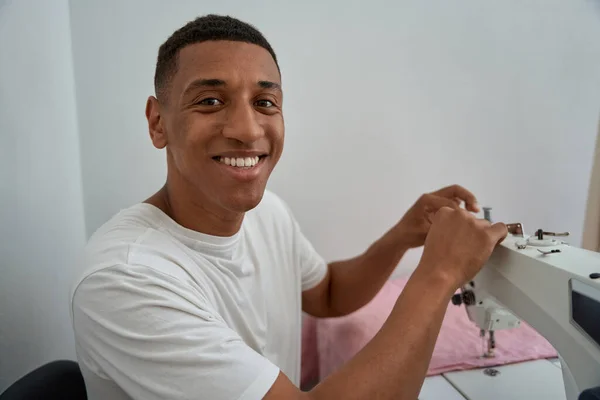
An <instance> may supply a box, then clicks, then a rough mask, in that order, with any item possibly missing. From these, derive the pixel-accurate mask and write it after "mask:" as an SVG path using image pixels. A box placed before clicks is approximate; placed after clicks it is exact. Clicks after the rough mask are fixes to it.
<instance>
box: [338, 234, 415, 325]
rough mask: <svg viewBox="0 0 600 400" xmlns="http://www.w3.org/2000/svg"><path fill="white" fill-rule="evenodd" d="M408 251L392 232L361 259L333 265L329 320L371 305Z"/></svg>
mask: <svg viewBox="0 0 600 400" xmlns="http://www.w3.org/2000/svg"><path fill="white" fill-rule="evenodd" d="M407 250H408V247H407V246H405V245H403V244H402V243H401V241H400V240H398V239H397V235H394V234H393V232H392V231H389V232H388V233H387V234H386V235H384V236H383V237H382V238H381V239H379V240H378V241H377V242H375V243H373V245H371V247H369V249H368V250H367V251H365V252H364V253H363V254H361V255H360V256H358V257H355V258H353V259H350V260H345V261H337V262H333V263H331V264H329V273H330V274H331V277H330V283H329V310H330V315H329V316H340V315H346V314H349V313H351V312H353V311H356V310H358V309H359V308H361V307H363V306H364V305H366V304H367V303H368V302H369V301H371V300H372V299H373V297H374V296H375V295H376V294H377V293H378V292H379V290H381V287H382V286H383V284H384V283H385V282H386V280H387V279H388V278H389V277H390V275H391V274H392V272H393V271H394V269H395V268H396V266H397V265H398V263H399V262H400V260H401V259H402V257H403V256H404V253H406V251H407Z"/></svg>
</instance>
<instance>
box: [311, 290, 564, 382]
mask: <svg viewBox="0 0 600 400" xmlns="http://www.w3.org/2000/svg"><path fill="white" fill-rule="evenodd" d="M405 284H406V280H404V279H402V280H394V281H390V282H387V283H386V284H385V285H384V287H383V288H382V290H381V291H380V292H379V294H378V295H377V296H376V297H375V298H374V299H373V300H372V301H371V302H370V303H369V304H367V305H366V306H365V307H363V308H362V309H360V310H358V311H356V312H354V313H352V314H350V315H347V316H345V317H341V318H331V319H322V320H318V321H317V344H318V345H317V349H318V353H319V375H320V378H321V379H323V378H325V377H326V376H328V375H329V374H331V373H332V372H333V371H335V370H336V369H338V368H339V367H340V366H342V365H343V364H344V363H346V362H347V361H349V360H350V359H351V358H352V357H353V356H354V355H355V354H356V353H357V352H359V351H360V350H361V349H362V348H363V347H364V346H365V345H366V344H367V343H368V342H369V341H370V340H371V339H372V338H373V336H375V334H376V333H377V332H378V330H379V329H380V328H381V326H382V325H383V323H384V321H385V320H386V318H387V317H388V316H389V314H390V312H391V310H392V308H393V306H394V304H395V302H396V300H397V298H398V296H399V294H400V292H401V291H402V289H403V287H404V285H405ZM398 340H402V339H401V338H398ZM496 346H497V347H496V357H494V358H482V357H481V353H482V339H481V337H479V330H478V329H477V327H476V326H475V325H474V324H473V323H472V322H471V321H469V319H468V317H467V314H466V311H465V308H464V306H461V307H458V306H454V305H452V304H451V303H449V306H448V310H447V312H446V316H445V318H444V322H443V324H442V328H441V331H440V335H439V337H438V340H437V342H436V346H435V349H434V352H433V357H432V360H431V363H430V366H429V369H428V372H427V375H437V374H441V373H443V372H449V371H458V370H466V369H473V368H480V367H489V366H497V365H504V364H510V363H515V362H522V361H528V360H535V359H540V358H550V357H556V355H557V354H556V351H555V350H554V348H553V347H552V346H551V345H550V343H549V342H548V341H547V340H546V339H544V338H543V337H542V336H540V335H539V334H538V333H537V332H536V331H535V330H534V329H533V328H531V327H530V326H529V325H527V324H525V323H524V322H521V326H520V327H519V328H515V329H510V330H501V331H497V332H496Z"/></svg>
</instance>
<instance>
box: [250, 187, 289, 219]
mask: <svg viewBox="0 0 600 400" xmlns="http://www.w3.org/2000/svg"><path fill="white" fill-rule="evenodd" d="M253 211H254V212H255V213H257V214H262V215H266V214H270V215H276V216H279V217H281V216H288V217H291V211H290V207H289V206H288V204H287V203H286V202H285V201H284V200H283V198H282V197H281V196H279V195H278V194H276V193H275V192H273V191H271V190H265V192H264V194H263V197H262V200H261V201H260V203H259V204H258V206H256V208H255V209H254V210H253Z"/></svg>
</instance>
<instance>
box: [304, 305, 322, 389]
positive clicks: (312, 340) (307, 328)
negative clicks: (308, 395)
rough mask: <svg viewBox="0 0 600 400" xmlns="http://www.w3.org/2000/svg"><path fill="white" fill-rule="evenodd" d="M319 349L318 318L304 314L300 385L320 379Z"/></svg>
mask: <svg viewBox="0 0 600 400" xmlns="http://www.w3.org/2000/svg"><path fill="white" fill-rule="evenodd" d="M318 354H319V353H318V350H317V320H316V319H315V318H313V317H311V316H310V315H308V314H303V315H302V373H301V379H300V387H304V386H307V385H310V384H311V383H312V382H315V381H318V380H319V355H318Z"/></svg>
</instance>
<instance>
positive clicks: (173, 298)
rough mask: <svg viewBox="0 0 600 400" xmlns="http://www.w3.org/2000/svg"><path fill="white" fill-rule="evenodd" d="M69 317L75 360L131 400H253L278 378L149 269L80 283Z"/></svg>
mask: <svg viewBox="0 0 600 400" xmlns="http://www.w3.org/2000/svg"><path fill="white" fill-rule="evenodd" d="M72 315H73V324H74V330H75V337H76V342H77V348H78V358H79V361H80V362H84V363H85V364H86V367H87V369H88V370H91V371H93V372H94V373H96V374H97V375H98V376H99V377H101V378H104V379H110V380H112V381H113V382H114V383H116V384H117V385H118V386H119V387H120V388H121V389H122V390H123V391H125V392H126V393H127V395H128V396H130V397H131V398H132V399H134V400H138V399H139V400H142V399H143V400H158V399H182V400H183V399H190V400H191V399H194V400H197V399H214V400H225V399H228V400H229V399H240V400H246V399H248V400H249V399H260V398H262V397H263V396H264V395H265V394H266V393H267V392H268V391H269V389H270V388H271V386H272V385H273V383H274V382H275V380H276V378H277V376H278V374H279V369H278V367H276V366H275V365H274V364H272V363H271V362H270V361H269V360H267V359H266V358H264V357H263V356H262V355H260V354H259V353H257V352H256V351H254V350H253V349H252V348H250V347H249V346H248V345H246V344H245V342H244V341H243V340H242V339H241V338H240V337H239V335H238V334H237V333H236V332H235V331H233V330H232V329H230V328H229V327H228V326H227V325H226V324H225V322H224V321H223V320H222V318H220V317H219V315H217V313H216V311H215V310H214V309H213V307H212V306H211V304H210V303H209V302H208V301H207V300H206V298H205V297H204V296H203V295H202V294H201V293H199V290H198V289H196V288H194V287H192V285H190V284H187V283H185V282H182V281H180V280H178V279H176V278H174V277H171V276H169V275H166V274H164V273H162V272H159V271H155V270H153V269H152V268H148V267H141V266H130V265H127V266H125V265H122V266H114V267H110V268H107V269H104V270H101V271H98V272H95V273H94V274H92V275H91V276H88V277H87V278H86V279H85V280H83V282H82V283H80V284H79V286H78V287H77V289H76V290H75V292H74V296H73V303H72Z"/></svg>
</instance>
